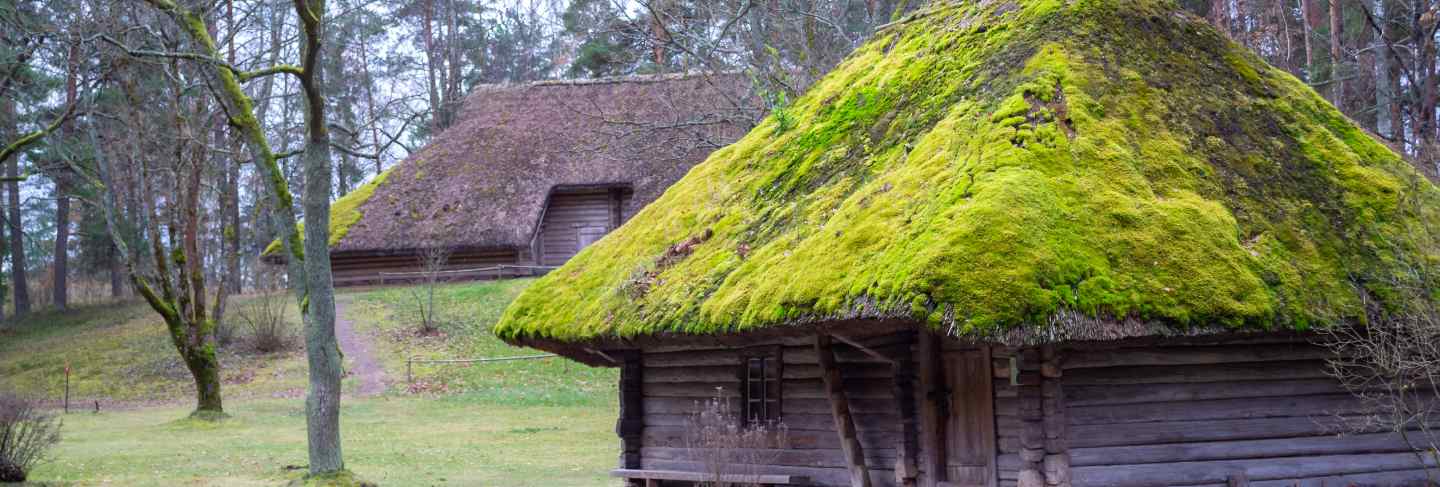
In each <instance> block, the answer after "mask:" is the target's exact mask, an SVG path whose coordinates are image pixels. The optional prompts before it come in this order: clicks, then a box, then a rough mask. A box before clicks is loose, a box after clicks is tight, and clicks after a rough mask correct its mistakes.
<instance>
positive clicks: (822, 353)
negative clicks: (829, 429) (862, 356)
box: [815, 333, 870, 487]
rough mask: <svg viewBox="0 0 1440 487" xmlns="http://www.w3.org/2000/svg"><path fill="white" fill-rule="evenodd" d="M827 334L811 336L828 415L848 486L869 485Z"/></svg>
mask: <svg viewBox="0 0 1440 487" xmlns="http://www.w3.org/2000/svg"><path fill="white" fill-rule="evenodd" d="M833 348H834V347H833V346H832V345H831V343H830V335H826V334H824V333H820V334H817V335H815V356H816V357H817V358H818V359H819V362H820V370H821V371H823V374H822V375H821V377H822V378H823V379H824V381H825V392H826V395H828V396H829V398H830V415H831V416H833V417H834V419H835V434H837V435H839V436H840V449H841V451H842V452H843V453H844V455H845V464H846V465H847V468H848V469H849V471H850V486H851V487H870V468H869V467H868V466H866V465H865V452H864V450H863V449H861V447H860V438H859V436H858V435H857V434H856V430H855V419H854V418H852V417H850V400H849V399H848V398H847V397H846V395H845V381H844V380H843V378H842V377H841V376H840V368H839V367H838V366H836V365H835V352H834V350H833Z"/></svg>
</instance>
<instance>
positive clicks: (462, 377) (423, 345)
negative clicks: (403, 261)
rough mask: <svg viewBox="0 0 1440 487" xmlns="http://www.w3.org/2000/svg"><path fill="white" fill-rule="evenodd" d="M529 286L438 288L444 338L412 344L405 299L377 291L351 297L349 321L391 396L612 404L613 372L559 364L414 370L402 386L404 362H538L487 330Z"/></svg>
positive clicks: (414, 322) (411, 318) (414, 320)
mask: <svg viewBox="0 0 1440 487" xmlns="http://www.w3.org/2000/svg"><path fill="white" fill-rule="evenodd" d="M531 282H533V279H514V280H508V281H498V282H482V283H461V284H446V285H440V286H438V287H437V289H436V298H435V299H436V302H437V303H439V305H438V306H437V308H439V309H441V310H442V311H441V312H440V313H438V314H439V315H440V321H441V322H442V323H443V324H442V326H441V327H440V329H441V331H442V333H443V337H426V336H419V335H417V334H416V333H415V331H416V330H418V328H419V325H418V323H419V319H418V314H417V313H416V312H415V311H413V308H414V305H413V304H412V303H413V302H414V297H413V296H412V295H411V292H412V291H415V290H418V289H420V288H404V287H399V288H382V289H376V290H372V291H368V292H364V293H361V294H359V295H357V296H356V297H355V299H354V304H353V308H352V310H351V315H352V316H354V317H355V327H356V330H357V332H358V333H364V334H367V335H368V336H370V337H371V343H373V344H374V346H373V347H372V350H374V352H375V354H376V355H377V357H378V358H379V360H380V362H381V363H382V364H383V365H384V366H385V368H386V370H387V371H389V373H390V382H391V383H392V386H391V389H392V390H406V389H411V390H415V391H417V392H448V393H456V392H462V393H465V394H469V395H473V396H481V397H486V398H489V399H491V400H494V401H496V402H499V403H516V402H521V403H523V402H536V401H539V402H542V403H545V404H557V405H561V404H586V403H594V402H596V401H597V400H605V401H611V400H613V398H614V397H615V394H616V392H615V384H616V381H617V380H618V377H619V376H618V371H617V370H616V369H613V368H609V369H605V368H592V367H586V366H584V365H580V364H577V363H575V362H571V361H569V360H565V359H561V358H550V359H543V360H522V361H513V362H492V363H485V364H474V365H452V364H431V363H416V364H414V365H413V367H412V369H413V375H414V379H415V384H414V385H413V386H411V385H408V384H405V380H406V378H405V369H406V366H405V360H406V358H407V357H418V358H428V359H448V358H486V357H490V358H493V357H513V356H521V355H538V354H542V353H543V352H540V351H537V350H532V349H522V348H515V347H512V346H510V345H507V344H505V343H504V342H501V341H500V340H499V339H496V338H495V336H494V335H493V334H491V333H490V327H492V326H494V325H495V322H496V321H498V320H499V319H500V313H501V312H502V311H504V309H505V305H507V304H509V303H510V301H511V300H513V299H515V296H516V295H518V294H520V291H522V290H524V289H525V287H526V286H528V285H530V283H531Z"/></svg>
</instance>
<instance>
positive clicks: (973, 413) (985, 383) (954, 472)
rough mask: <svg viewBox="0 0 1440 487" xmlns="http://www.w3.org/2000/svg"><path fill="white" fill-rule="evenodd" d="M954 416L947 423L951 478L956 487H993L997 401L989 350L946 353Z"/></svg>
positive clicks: (948, 471) (947, 454)
mask: <svg viewBox="0 0 1440 487" xmlns="http://www.w3.org/2000/svg"><path fill="white" fill-rule="evenodd" d="M944 357H945V378H946V379H945V380H946V381H947V382H948V385H949V386H950V408H949V409H950V417H949V418H948V420H947V421H946V426H945V452H946V455H945V456H946V467H947V472H946V473H947V474H948V475H947V476H946V477H947V480H948V482H947V483H946V484H945V485H948V486H954V487H992V486H994V485H995V484H996V479H995V402H994V397H993V393H992V391H991V388H992V384H991V382H990V381H991V372H990V353H989V350H966V351H954V352H946V353H945V355H944Z"/></svg>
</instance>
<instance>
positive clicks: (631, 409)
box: [615, 350, 645, 483]
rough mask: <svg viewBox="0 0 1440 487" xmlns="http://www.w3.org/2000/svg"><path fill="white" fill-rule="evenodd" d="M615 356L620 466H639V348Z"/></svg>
mask: <svg viewBox="0 0 1440 487" xmlns="http://www.w3.org/2000/svg"><path fill="white" fill-rule="evenodd" d="M617 355H618V357H617V358H620V359H621V366H620V418H619V419H618V420H616V422H615V434H616V435H618V436H619V437H620V468H626V469H639V468H641V463H640V444H641V441H642V440H641V435H642V433H644V429H645V419H644V418H645V410H644V407H645V403H644V401H643V397H644V384H645V382H644V378H645V376H644V373H645V367H644V362H643V360H641V356H640V352H639V351H635V350H629V351H625V352H620V353H619V354H617ZM631 483H634V482H631Z"/></svg>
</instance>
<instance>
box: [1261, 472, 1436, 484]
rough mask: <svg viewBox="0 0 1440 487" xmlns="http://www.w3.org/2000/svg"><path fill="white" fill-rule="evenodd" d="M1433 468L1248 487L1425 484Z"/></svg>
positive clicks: (1290, 480)
mask: <svg viewBox="0 0 1440 487" xmlns="http://www.w3.org/2000/svg"><path fill="white" fill-rule="evenodd" d="M1434 476H1435V471H1434V470H1429V471H1427V470H1399V471H1386V472H1366V473H1353V474H1347V475H1336V476H1326V477H1311V478H1305V479H1282V480H1267V481H1261V482H1251V483H1250V487H1340V486H1351V485H1425V483H1424V482H1425V481H1426V480H1430V479H1433V478H1434Z"/></svg>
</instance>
